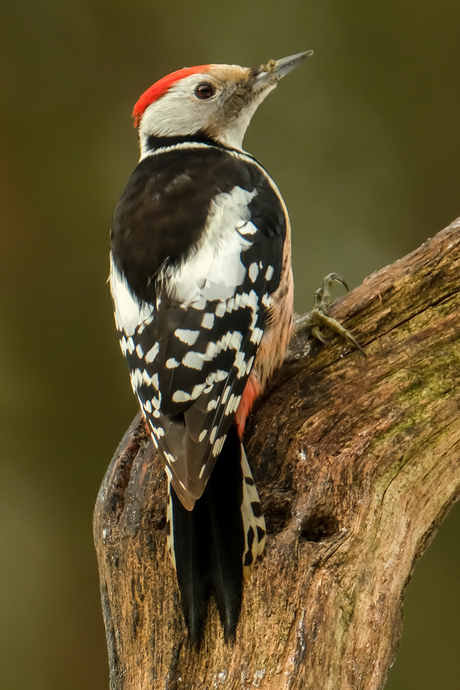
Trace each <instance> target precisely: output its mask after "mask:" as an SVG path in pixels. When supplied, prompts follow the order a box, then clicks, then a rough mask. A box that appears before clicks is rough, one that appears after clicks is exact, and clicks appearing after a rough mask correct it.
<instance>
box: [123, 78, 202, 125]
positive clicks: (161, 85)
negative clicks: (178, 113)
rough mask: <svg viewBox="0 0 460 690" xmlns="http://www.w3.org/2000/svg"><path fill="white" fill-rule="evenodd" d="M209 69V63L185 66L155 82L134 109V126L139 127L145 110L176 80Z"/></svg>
mask: <svg viewBox="0 0 460 690" xmlns="http://www.w3.org/2000/svg"><path fill="white" fill-rule="evenodd" d="M208 70H209V65H199V66H198V67H184V68H183V69H178V70H176V71H175V72H171V74H167V75H166V77H163V79H160V80H159V81H157V82H155V84H153V86H151V87H150V88H149V89H147V91H144V93H143V94H142V96H141V97H140V98H139V100H138V101H137V103H136V105H135V106H134V109H133V117H134V126H135V127H137V126H138V124H139V122H140V119H141V117H142V115H143V114H144V111H145V109H146V108H148V106H149V105H150V104H151V103H153V102H154V101H156V100H157V99H158V98H160V96H163V95H164V94H165V93H166V92H167V91H168V90H169V89H170V88H171V86H172V85H173V84H175V83H176V81H180V80H181V79H183V78H184V77H189V76H190V75H191V74H197V73H199V72H207V71H208Z"/></svg>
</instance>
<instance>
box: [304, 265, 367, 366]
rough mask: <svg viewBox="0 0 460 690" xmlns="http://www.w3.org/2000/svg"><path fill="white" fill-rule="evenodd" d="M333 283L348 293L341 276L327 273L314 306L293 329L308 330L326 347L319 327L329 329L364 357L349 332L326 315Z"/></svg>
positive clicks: (316, 295)
mask: <svg viewBox="0 0 460 690" xmlns="http://www.w3.org/2000/svg"><path fill="white" fill-rule="evenodd" d="M334 283H340V284H341V285H343V286H344V287H345V288H346V290H347V292H349V289H348V285H347V284H346V282H345V281H344V279H343V278H342V276H340V275H339V274H338V273H329V275H327V276H326V277H325V278H324V280H323V284H322V286H321V287H320V288H319V289H318V290H316V292H315V306H314V307H313V309H312V310H311V311H310V312H308V314H305V315H304V316H301V317H300V319H298V320H297V321H296V323H295V329H296V330H297V331H299V330H303V329H304V328H310V329H311V332H312V334H313V335H314V337H315V338H316V339H317V340H319V341H321V342H322V343H324V344H325V345H327V342H328V341H327V339H326V338H325V337H324V335H323V333H322V331H321V326H323V327H326V328H329V330H331V331H333V332H334V333H337V334H338V335H339V336H340V337H341V338H343V339H344V340H348V341H349V342H350V343H352V344H353V345H354V346H355V347H356V348H357V349H358V350H359V351H360V352H362V354H363V355H364V356H365V355H366V353H365V352H364V350H363V348H362V347H361V345H360V344H359V343H358V341H357V340H356V338H355V337H354V336H353V335H352V334H351V333H350V331H349V330H347V329H346V328H345V327H344V326H342V324H341V323H339V321H337V320H336V319H333V318H332V316H328V315H327V311H328V309H329V306H330V303H331V288H332V286H333V284H334Z"/></svg>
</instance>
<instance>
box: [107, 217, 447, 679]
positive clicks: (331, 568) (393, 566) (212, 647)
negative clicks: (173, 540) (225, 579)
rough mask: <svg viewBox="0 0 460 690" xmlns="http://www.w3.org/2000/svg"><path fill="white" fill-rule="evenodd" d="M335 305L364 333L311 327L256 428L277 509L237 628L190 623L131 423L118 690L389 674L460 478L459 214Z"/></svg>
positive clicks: (112, 569) (121, 482)
mask: <svg viewBox="0 0 460 690" xmlns="http://www.w3.org/2000/svg"><path fill="white" fill-rule="evenodd" d="M330 314H331V315H332V316H333V317H335V318H336V319H338V320H339V321H341V322H343V323H344V325H345V326H346V327H347V328H349V329H350V330H351V331H352V332H353V334H354V335H355V336H356V337H357V338H358V340H359V342H360V343H361V345H363V346H364V347H365V350H366V354H367V358H364V357H362V355H361V354H360V353H359V352H356V351H354V350H352V349H351V348H348V347H347V348H346V349H345V348H344V346H343V343H341V342H340V341H339V339H338V338H334V339H331V343H332V345H330V346H326V347H325V346H323V345H320V344H318V343H316V342H314V341H313V340H312V339H311V338H308V337H307V335H306V334H302V335H299V336H298V338H297V342H296V343H295V345H294V346H293V348H292V352H291V355H290V358H289V359H288V361H287V362H286V363H285V365H284V366H283V368H282V369H281V370H280V372H279V373H278V375H277V377H276V379H275V380H274V381H273V382H272V386H271V388H270V390H269V391H267V393H266V395H265V396H264V398H263V399H262V400H260V401H258V403H257V407H256V409H255V410H254V414H253V416H252V418H251V420H250V423H249V425H248V428H247V433H246V438H245V443H246V446H247V451H248V457H249V461H250V463H251V466H252V468H253V474H254V478H255V480H256V483H257V486H258V489H259V493H260V497H261V501H262V505H263V507H264V512H265V515H266V519H267V529H268V539H267V547H266V551H265V554H264V556H263V557H262V559H261V561H260V563H259V565H258V566H257V567H256V570H255V572H254V575H253V576H252V578H251V580H250V582H249V583H248V584H247V585H246V587H245V592H244V601H243V608H242V612H241V619H240V623H239V627H238V631H237V639H236V643H235V644H234V645H226V644H225V643H224V642H223V639H222V631H221V627H220V623H219V621H218V616H217V612H216V611H215V610H214V609H212V610H211V615H210V617H209V620H208V623H207V629H206V631H205V639H204V643H203V645H202V647H201V648H200V650H199V651H198V652H196V651H194V650H193V649H192V648H191V647H190V645H189V643H188V640H187V633H186V629H185V626H184V623H183V620H182V614H181V611H180V607H179V598H178V597H179V595H178V590H177V584H176V581H175V574H174V570H173V568H172V566H171V564H170V562H169V559H168V557H167V555H166V547H165V543H166V534H165V529H164V526H165V506H166V492H165V488H166V487H165V475H164V470H163V467H162V463H161V462H160V461H159V459H158V458H156V457H155V456H154V452H153V449H152V446H151V442H150V441H149V439H148V436H147V434H146V431H145V428H144V426H143V423H142V421H140V419H139V418H137V419H136V420H135V422H133V424H132V426H131V427H130V429H129V430H128V432H127V433H126V435H125V438H124V439H123V441H122V443H121V444H120V447H119V449H118V450H117V453H116V454H115V456H114V458H113V460H112V462H111V465H110V467H109V469H108V471H107V474H106V477H105V479H104V482H103V484H102V487H101V490H100V493H99V496H98V500H97V504H96V510H95V516H94V534H95V542H96V548H97V553H98V561H99V570H100V577H101V592H102V600H103V611H104V618H105V623H106V629H107V638H108V645H109V661H110V673H111V688H112V690H121V689H123V690H128V689H129V690H131V689H132V690H134V689H136V690H138V689H142V690H147V689H150V688H155V689H156V688H162V689H163V688H165V687H167V688H169V689H174V688H177V689H179V688H180V689H182V688H183V689H186V688H190V689H192V688H193V689H194V690H199V689H200V688H203V689H204V688H206V689H207V688H211V687H222V688H224V689H225V688H229V689H230V688H232V689H233V688H250V687H260V688H269V689H273V690H283V689H284V688H290V689H292V690H297V689H300V688H312V689H314V690H317V689H318V688H322V689H325V690H326V689H331V690H332V689H333V690H337V689H338V688H340V689H342V690H345V689H348V688H360V689H365V690H370V689H373V690H374V689H375V690H376V689H377V688H382V687H383V686H384V683H385V680H386V677H387V674H388V670H389V668H390V666H391V664H392V663H393V661H394V658H395V655H396V651H397V648H398V644H399V638H400V634H401V611H402V597H403V594H404V589H405V587H406V585H407V583H408V581H409V579H410V575H411V572H412V569H413V566H414V563H415V561H416V560H417V558H418V557H419V556H420V555H421V553H422V552H423V550H424V549H425V548H426V546H427V544H428V543H429V541H430V539H431V538H432V536H433V535H434V533H435V531H436V529H437V527H438V526H439V524H440V522H441V521H442V519H443V517H444V516H445V515H446V513H447V511H448V510H449V508H450V507H451V505H452V503H453V502H454V501H455V500H456V498H457V497H458V495H459V492H460V414H459V409H460V389H459V385H458V381H459V371H460V222H457V223H454V224H452V225H451V226H450V227H448V228H446V229H445V230H443V231H442V232H440V233H439V234H438V235H436V237H435V238H433V239H432V240H430V241H428V242H426V243H425V244H424V245H423V246H422V247H420V248H419V249H417V250H416V251H415V252H413V253H412V254H410V255H408V256H407V257H405V258H404V259H402V260H400V261H397V262H396V263H395V264H393V265H392V266H388V267H386V268H384V269H382V270H381V271H379V272H377V273H375V274H373V275H372V276H370V277H369V278H368V279H367V280H366V281H365V282H364V283H363V285H361V286H360V287H359V288H357V289H356V290H354V291H353V292H352V293H350V294H349V295H347V296H345V297H343V298H342V299H341V300H340V301H337V302H335V303H334V304H333V306H332V308H331V310H330Z"/></svg>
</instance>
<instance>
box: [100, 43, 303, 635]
mask: <svg viewBox="0 0 460 690" xmlns="http://www.w3.org/2000/svg"><path fill="white" fill-rule="evenodd" d="M311 52H312V51H308V52H304V53H299V54H297V55H292V56H290V57H287V58H284V59H281V60H277V61H270V62H269V63H268V64H266V65H262V66H261V67H257V68H246V67H240V66H237V65H200V66H199V67H187V68H184V69H181V70H178V71H177V72H173V73H172V74H170V75H168V76H166V77H164V78H163V79H160V81H158V82H157V83H155V84H154V85H153V86H151V87H150V88H149V89H148V90H147V91H146V92H145V93H144V94H143V95H142V96H141V97H140V99H139V100H138V102H137V103H136V105H135V107H134V112H133V115H134V118H135V124H136V126H137V128H138V134H139V142H140V152H141V156H140V162H139V164H138V166H137V167H136V169H135V170H134V172H133V174H132V176H131V178H130V180H129V182H128V185H127V187H126V189H125V191H124V193H123V195H122V197H121V200H120V202H119V204H118V206H117V208H116V211H115V215H114V219H113V225H112V234H111V242H112V251H111V272H110V283H111V292H112V298H113V303H114V310H115V321H116V326H117V329H118V333H119V339H120V345H121V349H122V352H123V355H124V356H125V358H126V361H127V364H128V367H129V371H130V376H131V383H132V387H133V389H134V392H135V394H136V395H137V397H138V400H139V403H140V406H141V409H142V412H143V414H144V417H145V420H146V423H147V425H148V428H149V431H150V433H151V436H152V439H153V441H154V443H155V445H156V447H157V448H158V451H159V453H160V455H161V457H162V458H163V460H164V462H165V469H166V474H167V477H168V489H169V497H170V498H169V499H168V515H167V518H168V532H169V533H168V547H169V550H170V554H171V557H172V561H173V563H174V565H175V568H176V571H177V578H178V583H179V588H180V592H181V602H182V609H183V612H184V617H185V621H186V624H187V626H188V629H189V632H190V636H191V638H192V640H193V641H194V642H199V639H200V636H201V632H202V627H203V623H204V619H205V616H206V609H207V603H208V600H209V597H210V596H211V595H213V596H214V598H215V600H216V603H217V606H218V609H219V614H220V618H221V621H222V624H223V627H224V634H225V637H226V639H228V638H230V637H233V636H234V634H235V629H236V625H237V622H238V616H239V612H240V607H241V599H242V589H243V581H244V580H245V579H246V578H247V577H249V575H250V573H251V571H252V569H253V567H254V563H255V560H256V558H257V556H258V555H260V554H261V553H262V551H263V548H264V542H265V521H264V517H263V514H262V511H261V506H260V503H259V497H258V493H257V489H256V487H255V484H254V480H253V478H252V474H251V470H250V468H249V465H248V462H247V459H246V454H245V451H244V448H243V444H242V440H241V439H242V436H243V432H244V427H245V422H246V418H247V416H248V414H249V411H250V409H251V406H252V405H253V402H254V400H255V398H256V397H257V396H258V395H259V394H260V393H261V391H263V389H264V386H265V385H266V382H267V380H268V378H269V377H270V375H271V374H272V373H273V372H274V370H275V369H276V368H277V367H279V366H280V365H281V363H282V361H283V358H284V356H285V352H286V348H287V346H288V343H289V339H290V335H291V326H292V316H293V280H292V270H291V239H290V227H289V218H288V214H287V211H286V206H285V204H284V202H283V199H282V197H281V195H280V193H279V191H278V188H277V187H276V185H275V183H274V182H273V180H272V179H271V177H270V176H269V175H268V173H267V172H266V170H265V169H264V168H263V167H262V165H261V164H260V163H259V162H258V161H257V160H256V159H255V158H253V157H252V156H251V155H249V154H248V153H246V152H245V151H244V150H243V149H242V143H243V137H244V134H245V132H246V129H247V127H248V125H249V122H250V120H251V117H252V116H253V114H254V112H255V111H256V109H257V107H258V106H259V105H260V103H261V102H262V101H263V100H264V99H265V97H266V96H267V95H268V94H269V93H270V91H272V90H273V89H274V88H275V87H276V85H277V83H278V81H279V80H280V79H281V77H283V76H284V75H285V74H287V73H288V72H290V71H291V70H292V69H294V68H295V67H296V66H297V65H299V64H300V63H301V62H303V60H305V59H306V58H307V57H308V56H309V55H310V54H311Z"/></svg>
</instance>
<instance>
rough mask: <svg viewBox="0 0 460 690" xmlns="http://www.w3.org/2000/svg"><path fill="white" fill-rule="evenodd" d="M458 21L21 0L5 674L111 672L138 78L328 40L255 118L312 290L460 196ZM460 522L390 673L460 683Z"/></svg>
mask: <svg viewBox="0 0 460 690" xmlns="http://www.w3.org/2000/svg"><path fill="white" fill-rule="evenodd" d="M459 36H460V3H459V2H457V1H455V0H438V1H437V2H436V3H433V2H427V1H426V0H388V1H387V2H385V3H375V2H369V1H368V0H367V1H365V0H348V1H347V2H343V1H340V0H323V1H322V2H319V1H313V0H302V1H299V0H285V2H284V3H275V2H267V0H264V1H263V2H260V1H259V0H253V1H252V2H248V1H247V0H246V1H245V2H242V1H241V0H233V2H227V3H216V2H210V1H207V2H205V1H204V0H196V1H195V2H193V3H190V2H185V1H182V2H175V1H174V0H170V1H169V2H168V3H158V2H154V1H153V0H151V1H150V2H147V1H146V0H144V1H142V0H133V1H132V2H120V1H119V0H111V1H110V2H109V1H108V0H66V2H59V1H58V0H41V1H40V2H33V0H15V1H14V2H13V1H12V0H5V1H4V2H3V3H2V9H1V15H0V88H1V108H0V123H1V129H0V195H1V198H0V319H1V324H2V327H1V332H0V381H1V383H0V408H1V409H0V420H1V422H0V425H1V438H0V448H1V451H0V453H1V458H0V460H1V473H2V477H3V479H2V491H1V495H2V498H1V501H0V519H1V522H0V525H1V528H0V535H1V536H0V687H1V688H5V689H6V690H26V689H27V690H29V689H30V688H33V690H54V689H59V690H62V688H65V689H66V690H77V689H78V690H81V689H82V688H84V689H85V690H95V689H96V688H106V687H107V686H108V676H107V662H106V649H105V640H104V631H103V625H102V619H101V613H100V605H99V592H98V577H97V569H96V561H95V556H94V552H93V545H92V534H91V517H92V510H93V505H94V501H95V497H96V493H97V490H98V487H99V484H100V482H101V479H102V477H103V474H104V471H105V469H106V467H107V464H108V462H109V460H110V458H111V455H112V453H113V451H114V449H115V447H116V445H117V443H118V441H119V440H120V438H121V436H122V434H123V433H124V431H125V429H126V427H127V426H128V424H129V422H130V421H131V419H132V417H133V416H134V414H135V412H136V403H135V401H134V398H133V396H132V394H131V390H130V386H129V383H128V376H127V371H126V370H125V365H124V363H123V361H122V358H121V356H120V353H119V352H118V345H117V341H116V337H115V332H114V328H113V324H112V314H111V306H110V301H109V295H108V288H107V285H106V282H105V281H106V277H107V273H108V257H107V253H108V246H109V238H108V232H109V227H110V222H111V215H112V212H113V209H114V206H115V204H116V202H117V199H118V197H119V195H120V193H121V191H122V189H123V187H124V184H125V182H126V180H127V178H128V176H129V174H130V172H131V170H132V169H133V168H134V166H135V165H136V161H137V141H136V136H135V131H134V129H133V127H132V122H131V120H130V112H131V109H132V106H133V104H134V102H135V101H136V100H137V98H138V96H139V95H140V94H141V92H142V91H144V90H145V89H146V88H147V87H148V86H150V84H151V83H153V82H154V81H156V80H157V79H159V78H160V77H161V76H163V75H164V74H166V73H167V72H170V71H172V70H174V69H177V68H180V67H183V66H184V65H193V64H202V63H206V62H237V63H239V64H243V65H258V64H260V63H261V62H265V61H266V60H267V59H269V58H278V57H282V56H285V55H289V54H291V53H295V52H298V51H301V50H305V49H309V48H313V49H314V50H315V55H314V57H313V58H311V59H310V60H308V62H307V63H306V64H304V65H302V66H301V67H300V68H299V69H298V70H296V71H295V72H294V73H293V74H291V75H289V77H288V78H286V80H284V81H283V83H282V84H281V85H280V87H279V88H278V89H277V91H276V92H275V93H273V94H272V95H270V97H269V99H268V101H267V102H266V103H264V105H263V107H262V108H261V109H260V111H259V112H258V113H257V115H256V117H255V121H254V123H253V125H252V126H251V127H250V130H249V132H248V135H247V138H246V140H245V144H246V148H247V149H248V150H249V151H250V152H251V153H253V154H255V155H256V156H257V157H258V158H259V159H260V160H261V161H262V162H263V163H264V164H265V165H266V166H267V168H268V170H269V171H270V172H271V173H272V175H273V176H274V178H275V179H276V181H277V183H278V184H279V187H280V189H281V191H282V193H283V194H284V197H285V199H286V202H287V205H288V207H289V209H290V212H291V217H292V223H293V234H294V247H295V249H294V269H295V276H296V307H297V310H298V311H305V310H307V309H308V308H309V307H310V305H311V304H312V296H313V292H314V290H315V289H316V287H317V286H318V285H319V284H320V281H321V279H322V277H323V276H324V275H325V274H326V273H328V272H329V271H331V270H334V271H339V272H340V273H341V274H342V275H343V276H344V277H346V279H347V281H348V282H349V283H350V285H351V286H355V285H357V284H359V283H360V282H361V281H362V279H363V278H364V277H365V276H366V275H368V274H369V273H371V272H372V271H374V270H376V269H378V268H380V267H382V266H384V265H385V264H387V263H389V262H392V261H393V260H395V259H396V258H398V257H400V256H403V255H404V254H406V253H407V252H409V251H411V250H412V249H414V248H415V247H417V246H418V245H419V244H421V243H422V242H423V241H424V240H425V239H426V238H427V237H429V236H432V235H433V234H435V233H436V232H437V231H438V230H440V229H441V228H442V227H444V226H445V225H446V224H448V223H449V222H450V221H452V220H453V219H454V218H455V217H456V216H458V215H460V198H459V193H458V192H459V169H460V136H459V133H458V127H459V123H460V40H459ZM338 293H339V291H338ZM459 528H460V511H459V510H458V509H457V510H454V511H452V513H451V514H450V516H449V518H448V520H447V521H446V523H445V525H444V526H443V528H442V530H441V532H440V534H439V535H438V537H437V538H436V540H435V541H434V543H433V545H432V546H431V547H430V549H429V551H428V552H427V554H426V555H425V556H424V557H423V558H422V560H421V562H420V563H419V565H418V566H417V569H416V572H415V575H414V578H413V582H412V583H411V585H410V586H409V589H408V593H407V604H406V608H405V618H406V621H405V628H404V634H403V641H402V648H401V653H400V656H399V657H398V660H397V662H396V664H395V667H394V669H393V670H392V672H391V674H390V679H389V682H388V686H387V687H388V688H390V690H400V689H404V690H412V689H415V688H417V690H419V689H420V688H423V689H429V690H431V689H433V690H435V689H436V690H438V688H443V690H450V689H454V688H455V690H457V689H458V687H459V686H460V654H459V651H458V650H459V645H460V616H459V612H460V594H459V589H460V588H459V586H458V585H459V583H460V579H459V568H460V554H459V547H458V539H457V534H458V532H459Z"/></svg>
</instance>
